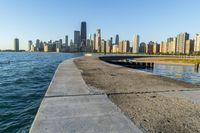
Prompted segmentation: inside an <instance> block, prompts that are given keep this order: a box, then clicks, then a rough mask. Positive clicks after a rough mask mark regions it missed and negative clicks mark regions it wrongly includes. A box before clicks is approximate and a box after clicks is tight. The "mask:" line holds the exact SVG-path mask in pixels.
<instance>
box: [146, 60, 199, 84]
mask: <svg viewBox="0 0 200 133" xmlns="http://www.w3.org/2000/svg"><path fill="white" fill-rule="evenodd" d="M145 71H148V72H152V73H154V74H156V75H161V76H166V77H170V78H173V79H176V80H182V81H185V82H188V83H193V84H199V85H200V72H195V71H194V66H184V65H171V64H168V65H164V64H155V66H154V69H153V70H145Z"/></svg>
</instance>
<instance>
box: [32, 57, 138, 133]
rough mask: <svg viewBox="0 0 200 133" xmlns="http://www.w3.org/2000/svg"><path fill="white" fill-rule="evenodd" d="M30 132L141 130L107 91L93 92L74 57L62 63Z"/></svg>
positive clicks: (131, 132)
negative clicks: (107, 94) (103, 92)
mask: <svg viewBox="0 0 200 133" xmlns="http://www.w3.org/2000/svg"><path fill="white" fill-rule="evenodd" d="M66 70H67V72H66ZM30 133H141V131H140V130H139V129H138V128H137V127H136V125H134V124H133V122H132V121H131V120H130V119H128V118H127V117H126V116H125V115H124V114H123V113H122V112H121V111H120V109H119V108H118V107H117V106H116V105H115V104H113V103H112V102H111V101H110V100H109V99H108V97H107V96H106V95H103V94H102V95H94V94H92V93H91V92H90V91H89V89H88V87H87V85H86V84H85V82H84V81H83V79H82V76H81V72H80V71H79V70H78V69H77V68H76V66H75V65H74V63H73V60H67V61H64V62H63V63H61V64H60V65H59V67H58V69H57V72H56V73H55V75H54V77H53V79H52V82H51V84H50V86H49V88H48V91H47V93H46V95H45V97H44V99H43V101H42V103H41V105H40V108H39V110H38V113H37V115H36V117H35V120H34V122H33V124H32V127H31V129H30Z"/></svg>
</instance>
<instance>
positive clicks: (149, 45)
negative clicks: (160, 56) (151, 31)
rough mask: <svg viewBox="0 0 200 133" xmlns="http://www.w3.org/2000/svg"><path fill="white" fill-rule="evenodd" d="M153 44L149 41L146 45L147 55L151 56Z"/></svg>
mask: <svg viewBox="0 0 200 133" xmlns="http://www.w3.org/2000/svg"><path fill="white" fill-rule="evenodd" d="M153 44H154V42H152V41H150V42H149V44H147V45H146V53H147V54H153Z"/></svg>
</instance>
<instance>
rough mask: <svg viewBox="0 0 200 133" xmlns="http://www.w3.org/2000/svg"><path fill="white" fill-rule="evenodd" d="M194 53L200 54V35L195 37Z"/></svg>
mask: <svg viewBox="0 0 200 133" xmlns="http://www.w3.org/2000/svg"><path fill="white" fill-rule="evenodd" d="M194 51H195V52H200V33H197V34H196V35H195V44H194Z"/></svg>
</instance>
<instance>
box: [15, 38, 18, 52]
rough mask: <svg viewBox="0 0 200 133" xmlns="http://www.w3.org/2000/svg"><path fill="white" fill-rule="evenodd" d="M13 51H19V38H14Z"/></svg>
mask: <svg viewBox="0 0 200 133" xmlns="http://www.w3.org/2000/svg"><path fill="white" fill-rule="evenodd" d="M14 51H19V39H18V38H15V39H14Z"/></svg>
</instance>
